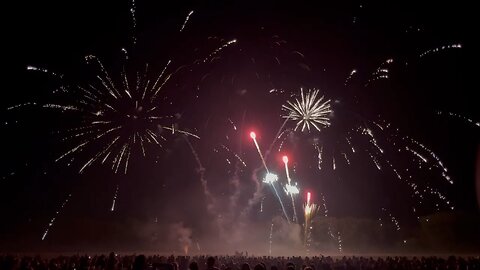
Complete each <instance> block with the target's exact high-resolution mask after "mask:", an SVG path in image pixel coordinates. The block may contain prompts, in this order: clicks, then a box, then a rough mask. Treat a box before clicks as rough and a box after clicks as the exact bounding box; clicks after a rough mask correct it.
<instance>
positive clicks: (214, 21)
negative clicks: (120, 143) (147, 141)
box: [0, 0, 480, 251]
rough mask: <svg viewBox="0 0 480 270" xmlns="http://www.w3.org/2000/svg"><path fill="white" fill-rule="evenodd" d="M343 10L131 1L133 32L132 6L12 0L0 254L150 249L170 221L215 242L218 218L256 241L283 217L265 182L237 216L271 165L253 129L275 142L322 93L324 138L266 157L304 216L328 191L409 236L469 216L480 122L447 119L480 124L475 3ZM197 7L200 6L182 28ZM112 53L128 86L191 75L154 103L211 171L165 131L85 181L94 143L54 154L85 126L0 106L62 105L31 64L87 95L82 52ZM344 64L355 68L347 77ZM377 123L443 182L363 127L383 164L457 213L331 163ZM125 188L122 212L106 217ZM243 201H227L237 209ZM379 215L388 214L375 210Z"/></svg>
mask: <svg viewBox="0 0 480 270" xmlns="http://www.w3.org/2000/svg"><path fill="white" fill-rule="evenodd" d="M258 2H260V1H258ZM337 2H338V1H325V2H319V1H315V2H313V1H312V2H311V3H310V2H305V1H293V2H292V1H290V2H287V3H278V2H277V1H262V3H257V1H228V2H227V1H203V2H202V3H200V2H197V1H194V2H181V3H180V2H179V3H177V1H171V2H168V3H166V2H165V3H164V1H141V0H137V2H136V3H135V5H136V12H135V22H136V27H135V28H134V27H133V22H132V14H131V12H130V8H131V2H129V1H126V0H122V1H108V2H107V1H101V2H98V1H91V0H86V1H48V2H44V1H43V2H41V1H40V2H39V1H30V0H27V1H22V2H18V1H17V2H16V3H9V4H8V5H7V6H6V7H5V8H4V13H6V16H4V17H3V18H2V24H1V25H2V36H3V42H2V43H3V44H4V49H3V58H2V59H3V60H4V61H3V72H2V74H3V87H2V88H1V89H2V92H1V95H2V97H1V98H0V109H1V110H0V111H1V114H0V120H1V125H0V129H1V134H2V140H1V142H0V143H1V149H2V151H1V152H2V155H1V163H0V164H1V165H0V177H1V178H0V212H1V213H2V222H0V243H1V244H0V248H1V250H6V251H10V250H14V251H16V250H27V251H31V250H32V251H47V250H50V251H57V250H81V249H83V250H89V249H90V250H96V249H98V250H102V249H111V248H117V249H123V250H135V249H144V250H147V249H152V246H154V245H155V243H157V242H155V241H157V240H158V241H168V240H171V239H170V237H171V235H172V233H171V231H172V230H175V229H172V228H175V226H176V225H173V227H172V224H181V225H180V226H184V227H185V228H188V230H189V231H191V234H189V237H191V239H192V241H193V242H195V241H200V242H201V241H204V242H205V238H208V237H214V236H211V235H212V232H215V230H216V229H215V228H216V227H214V226H213V225H212V224H213V223H215V222H214V220H215V219H217V218H220V219H222V220H223V222H224V223H222V224H223V225H222V226H226V227H228V226H229V224H230V223H231V224H236V225H238V224H247V225H245V226H247V227H248V228H261V229H259V230H261V232H258V235H263V234H264V232H265V230H266V229H267V228H269V224H270V221H271V220H272V218H273V217H275V216H281V210H280V208H279V205H278V201H277V200H276V199H275V196H274V194H273V193H272V191H271V190H270V189H269V188H268V187H265V186H263V187H262V190H261V198H263V197H264V202H263V203H264V206H263V207H264V209H263V211H262V212H260V211H259V209H260V200H257V201H255V202H254V203H253V205H252V207H251V209H249V211H248V212H247V213H246V214H245V213H243V212H242V211H241V210H242V209H244V207H245V206H246V205H247V204H248V202H249V199H251V198H252V197H253V196H254V193H255V188H256V186H255V180H258V179H260V178H261V177H263V176H262V175H263V174H264V173H265V172H264V170H263V169H262V163H261V160H260V158H259V156H258V154H257V151H256V149H255V147H254V145H253V143H252V141H251V139H250V138H249V136H248V134H249V132H250V131H251V130H255V131H256V132H257V134H258V140H259V143H260V145H261V147H262V151H265V150H267V148H268V146H269V145H270V143H272V141H273V139H274V137H275V134H276V133H277V131H278V129H279V128H280V126H282V123H283V121H284V119H282V118H281V117H280V114H282V110H281V105H282V104H285V102H286V100H290V99H291V95H292V94H298V93H299V89H300V87H303V88H304V89H310V88H317V89H320V92H321V94H322V95H325V97H326V98H328V99H331V101H332V108H333V110H334V113H333V114H332V115H331V123H332V125H331V127H329V128H327V129H325V130H324V131H322V132H320V133H318V132H317V133H316V132H312V133H307V132H304V133H302V132H291V133H290V135H287V136H288V138H287V139H286V143H285V145H286V146H285V149H284V150H283V151H281V152H280V153H279V152H278V151H277V150H276V149H277V148H278V147H279V144H278V142H277V144H275V146H274V147H273V151H272V152H271V153H270V155H268V159H267V163H268V165H269V168H270V170H272V171H275V172H278V173H279V175H280V176H283V174H282V175H281V173H284V171H283V170H284V168H283V164H282V162H281V154H282V153H286V154H288V155H289V156H290V158H291V160H292V164H294V165H293V167H295V171H294V172H293V174H294V176H293V177H294V179H295V180H297V182H298V183H299V187H300V188H301V192H300V195H299V196H298V197H297V209H298V211H300V213H301V207H300V205H301V204H302V203H303V202H304V197H305V191H307V190H308V191H311V192H312V193H313V194H314V195H313V196H314V200H315V201H316V202H317V203H319V204H321V199H320V194H323V195H324V196H325V198H326V201H327V203H328V213H329V216H331V217H335V218H368V219H372V220H376V219H378V217H380V216H381V217H383V218H385V217H386V216H388V213H391V214H393V215H395V216H396V217H397V218H398V220H399V221H400V223H401V224H402V225H404V226H405V228H406V229H405V230H407V231H409V230H414V228H416V227H418V225H419V222H418V220H417V219H416V216H417V214H418V215H419V216H428V215H431V214H435V213H438V212H440V213H450V214H455V215H462V216H466V217H468V218H471V219H475V220H478V216H479V203H477V200H478V198H477V194H476V190H477V189H478V185H479V182H480V179H478V172H477V171H478V170H480V168H478V166H479V165H478V160H479V159H480V154H479V151H480V150H479V149H480V148H479V138H480V136H479V135H480V133H479V131H480V127H479V126H476V125H475V123H469V122H468V121H465V120H464V119H461V118H459V117H456V116H449V115H448V113H449V112H452V113H455V114H458V115H461V116H465V117H467V118H469V119H473V121H474V122H478V121H480V110H479V106H478V98H477V96H478V89H477V88H476V86H475V85H476V80H477V74H476V73H477V68H475V65H476V63H475V60H474V59H475V56H476V51H475V49H474V48H475V45H474V43H473V38H474V37H473V36H474V35H473V34H474V33H475V32H474V30H473V28H474V23H473V21H474V20H473V19H472V17H471V16H470V11H469V10H470V7H468V5H466V4H465V3H462V2H455V3H453V2H451V3H448V4H447V3H445V4H443V3H435V4H430V3H424V4H420V3H403V2H402V3H400V2H399V3H386V2H385V3H370V2H368V1H356V2H348V3H346V2H341V3H337ZM387 2H388V1H387ZM190 10H194V13H193V14H192V16H191V17H190V20H189V21H188V23H187V24H186V26H185V29H184V30H183V31H182V32H181V33H180V32H179V29H180V27H181V26H182V24H183V23H184V21H185V17H186V15H187V14H188V12H189V11H190ZM133 37H135V39H136V44H133V42H132V41H133ZM232 39H236V40H237V42H236V43H235V44H232V45H231V46H228V47H226V48H225V49H223V50H222V51H220V52H219V53H218V54H216V55H215V58H214V59H212V58H209V61H207V63H200V64H197V63H194V62H195V60H197V59H204V58H205V57H208V55H209V53H211V52H212V51H214V50H215V49H216V48H218V47H219V46H221V45H222V44H224V43H225V42H227V41H229V40H232ZM452 44H461V45H462V48H453V49H445V50H440V51H438V52H433V53H431V54H428V55H426V56H423V57H420V55H421V54H422V53H423V52H425V51H427V50H430V49H435V48H438V47H442V46H447V45H452ZM122 48H125V49H126V50H127V51H128V57H129V59H128V61H127V62H128V65H127V66H128V68H127V73H129V74H131V75H129V76H131V78H132V81H134V78H135V76H136V75H135V72H137V71H142V70H144V68H145V63H148V64H149V69H150V70H151V73H152V74H159V73H160V72H161V71H162V69H163V67H164V65H165V63H166V62H167V61H168V60H172V65H173V66H172V70H170V71H169V72H173V70H175V69H176V68H178V67H180V66H182V65H187V68H185V69H181V70H180V71H179V72H178V73H177V74H175V76H174V77H173V78H172V80H171V81H170V82H169V83H168V84H166V87H165V91H164V92H165V93H162V95H163V94H165V96H167V97H168V101H169V102H171V103H169V102H167V103H166V104H165V106H164V107H162V109H161V110H162V112H165V113H166V114H170V115H174V116H175V125H176V126H177V127H178V128H180V129H184V130H187V131H190V132H192V133H195V134H197V135H198V136H200V137H201V139H200V140H197V139H194V138H188V141H189V142H191V144H192V147H193V149H194V150H195V152H196V153H197V154H198V157H199V158H200V161H201V163H202V166H203V167H204V170H200V169H199V164H198V162H197V161H196V159H195V156H194V155H192V151H191V148H190V146H189V144H188V143H187V141H186V140H185V137H184V136H182V135H178V134H173V135H171V134H169V132H168V131H165V130H164V131H163V132H165V134H166V135H167V136H166V138H167V141H166V142H165V144H164V147H163V148H159V147H155V146H149V147H147V155H146V157H143V156H142V155H141V152H140V151H139V149H136V150H135V151H133V152H132V156H131V158H130V163H129V167H128V172H127V173H126V174H124V173H123V170H120V171H119V172H118V173H116V174H115V173H114V172H113V171H112V170H111V162H110V163H109V164H107V165H102V164H100V163H94V164H93V165H92V166H91V167H89V168H88V169H87V170H86V171H85V172H84V173H82V174H79V173H78V171H79V169H80V168H81V167H82V165H83V164H84V163H85V162H86V161H87V160H88V157H89V156H91V155H92V153H94V152H95V151H99V149H89V151H86V152H87V153H81V154H79V155H78V156H76V158H75V160H73V161H72V162H69V161H70V159H67V160H62V161H59V162H55V160H56V159H57V158H58V157H59V156H60V155H61V154H62V153H64V152H65V151H66V150H68V149H70V148H72V147H73V146H74V144H72V143H70V142H69V141H68V140H63V139H64V135H62V134H64V133H62V132H64V131H65V130H66V129H69V128H72V127H75V126H76V125H77V124H76V123H78V122H79V121H81V117H79V116H78V114H76V115H73V116H71V114H69V113H68V112H64V113H62V112H59V111H53V110H48V109H45V108H38V107H36V108H33V107H29V106H26V107H22V108H20V109H16V110H8V109H7V108H9V107H11V106H13V105H15V104H22V103H25V102H32V101H35V102H38V103H49V102H53V103H54V101H53V100H56V101H58V99H55V94H52V91H54V90H55V89H58V88H59V86H60V84H59V80H57V79H55V78H52V76H49V75H48V74H45V73H42V72H32V71H27V70H26V67H27V66H29V65H31V66H36V67H42V68H46V69H48V70H50V71H53V72H56V73H59V74H64V78H63V79H64V81H65V82H66V84H67V85H70V86H71V85H76V84H80V85H86V84H88V83H89V82H90V81H92V80H95V76H96V75H97V74H98V72H97V70H96V69H95V68H92V67H91V66H88V65H86V64H85V61H84V57H85V56H86V55H90V54H93V55H96V56H98V57H99V59H101V60H102V61H103V63H104V65H105V67H106V69H107V70H108V71H109V72H110V71H111V72H112V74H118V73H119V71H121V69H122V67H123V65H124V64H125V63H126V61H125V60H124V59H123V58H124V54H123V53H122V51H121V49H122ZM390 58H392V59H393V60H394V62H393V63H392V64H390V65H388V70H389V71H388V73H389V78H388V79H378V80H375V81H372V82H370V83H368V84H367V85H366V83H367V82H368V80H369V79H371V78H373V77H374V76H372V73H374V72H375V70H376V69H377V68H379V66H380V65H381V64H382V63H383V62H385V61H386V60H387V59H390ZM353 69H355V70H357V73H356V74H355V75H354V76H352V78H351V80H350V81H349V83H348V85H345V81H346V79H347V77H348V76H349V74H350V72H351V71H352V70H353ZM272 89H276V91H273V92H272V91H271V90H272ZM78 99H79V97H78V96H75V94H73V95H71V96H69V100H74V101H75V100H78ZM60 101H68V100H65V99H63V100H62V99H60ZM439 111H440V112H442V113H441V115H439V114H438V112H439ZM372 120H373V121H376V122H379V123H382V125H386V123H391V125H392V127H393V128H392V130H393V129H396V128H398V129H399V132H398V133H399V134H401V135H402V136H409V137H411V138H415V139H416V140H418V141H420V142H422V143H423V144H424V145H426V146H428V147H429V148H430V149H432V150H433V151H434V152H435V153H436V155H437V156H438V157H439V158H440V159H441V160H442V162H443V164H444V165H445V166H446V167H447V168H448V173H449V175H450V177H451V178H452V180H454V182H455V183H454V184H453V185H450V184H448V183H447V182H446V181H445V180H444V179H443V178H442V177H441V170H439V169H438V168H436V169H434V171H435V172H434V173H430V172H425V170H424V169H423V170H421V169H420V170H419V169H418V168H417V167H418V164H419V162H418V159H417V160H416V161H414V160H415V159H414V157H412V155H411V154H410V155H409V154H408V153H405V151H403V153H400V154H398V153H396V152H395V150H396V149H397V147H396V146H395V145H392V141H391V137H389V136H386V135H385V136H384V135H382V134H387V133H388V132H385V133H382V132H380V131H379V130H378V129H374V127H375V126H372V125H371V126H370V127H371V128H372V129H374V131H376V132H379V133H378V143H379V144H381V145H382V146H383V147H384V149H385V150H386V152H388V153H386V154H385V157H386V158H387V159H389V160H390V161H391V162H392V163H394V164H395V166H397V167H398V168H402V172H404V173H405V175H411V176H412V179H413V181H414V182H416V181H418V182H419V183H425V182H428V183H429V185H430V186H432V187H433V188H435V189H436V190H439V191H441V192H442V193H443V194H445V195H446V196H447V197H448V199H449V201H450V202H451V203H452V205H454V206H455V209H454V210H453V211H451V210H450V209H448V208H446V207H444V206H441V207H437V206H436V204H437V203H439V200H437V199H435V198H434V196H433V197H428V198H427V199H426V200H425V201H426V202H425V203H424V204H423V205H422V206H421V207H417V209H418V213H417V214H412V212H411V209H412V207H413V206H415V203H414V200H413V199H412V197H411V195H410V189H409V187H408V186H406V185H405V184H402V182H400V181H398V180H397V179H396V178H395V175H394V174H393V173H392V171H391V170H390V169H389V167H387V166H388V165H386V164H385V163H383V166H382V167H383V170H382V171H378V170H377V169H376V168H375V166H374V164H373V163H372V160H371V159H370V158H369V156H368V154H367V152H365V151H363V150H362V151H363V152H362V153H361V154H360V153H357V154H353V153H351V154H352V155H351V157H350V158H351V160H350V161H351V165H347V164H346V163H345V161H344V160H343V159H342V158H341V153H342V152H345V151H347V150H346V149H349V148H348V147H347V146H348V145H346V143H345V141H344V140H343V139H342V136H344V135H345V134H346V133H345V132H347V131H349V130H350V132H351V130H352V128H354V127H358V125H359V124H364V125H365V124H366V123H371V121H372ZM230 121H231V122H230ZM232 123H233V124H232ZM233 125H235V127H236V129H233ZM286 127H287V128H292V127H293V126H292V124H290V123H289V124H288V125H287V126H286ZM388 134H390V133H388ZM356 137H358V138H361V137H360V136H359V135H358V134H357V135H356ZM314 141H320V142H321V143H322V144H323V145H326V146H325V149H326V150H325V151H326V152H325V156H330V157H331V156H332V154H333V156H334V157H335V158H336V160H337V168H336V170H332V169H331V167H332V164H331V163H330V162H331V161H330V159H329V160H328V161H326V163H325V164H324V165H323V166H324V168H323V169H322V170H320V171H319V170H318V168H317V164H318V160H317V156H318V152H317V150H316V149H315V147H312V144H313V142H314ZM222 145H225V146H227V147H228V148H229V149H230V150H231V151H234V152H236V153H239V155H240V156H241V157H242V159H243V160H244V161H245V163H246V164H247V166H246V167H245V168H244V167H242V165H241V164H239V163H238V162H235V160H236V159H235V157H234V156H233V155H232V154H231V153H227V151H225V149H224V148H222ZM355 145H356V147H357V149H369V151H373V150H372V148H371V145H368V143H367V142H366V141H365V140H363V141H362V140H361V139H356V140H355ZM93 148H94V147H93ZM424 154H425V155H426V156H428V154H427V153H426V152H424ZM226 159H228V161H226ZM379 159H380V160H382V158H379ZM383 160H384V159H383ZM229 162H232V163H233V164H228V163H229ZM382 162H384V161H382ZM427 167H428V166H427ZM236 168H237V169H238V170H236ZM407 168H408V169H409V171H408V173H407V172H406V171H405V169H407ZM236 172H237V173H236ZM202 174H203V176H204V178H205V179H206V180H207V182H208V188H209V190H210V192H211V193H212V196H213V197H214V198H215V203H214V205H213V210H212V209H209V208H208V205H209V203H210V202H209V200H208V198H206V196H205V195H204V192H203V188H202V186H201V181H199V179H200V176H201V175H202ZM476 174H477V179H476V178H475V175H476ZM259 181H261V179H260V180H259ZM281 181H285V179H283V180H281ZM476 183H477V185H476ZM117 187H118V197H117V199H116V204H115V211H111V207H112V199H113V197H114V196H115V193H116V190H117ZM236 191H238V193H236ZM69 194H71V198H70V200H69V202H68V204H66V206H65V207H64V208H63V209H62V210H61V213H60V214H59V215H58V216H57V218H56V220H55V223H54V225H53V226H52V227H51V229H50V230H49V233H48V235H47V237H46V238H45V240H44V241H42V240H41V239H42V235H43V234H44V231H45V229H46V228H47V226H48V223H49V221H50V219H51V218H52V217H53V216H55V212H56V211H57V210H58V209H59V207H60V205H61V204H62V202H63V201H64V200H65V199H66V198H67V197H68V196H69ZM235 194H238V197H236V198H235V200H236V203H235V205H234V206H231V205H230V206H231V207H230V208H229V204H228V202H231V201H232V198H233V197H234V196H235ZM285 198H286V199H288V197H285ZM286 201H288V200H286ZM479 201H480V200H479ZM383 207H385V208H386V209H388V210H387V211H382V210H381V209H382V208H383ZM437 208H438V209H437ZM242 213H243V214H242ZM385 215H386V216H385ZM152 224H154V225H152ZM231 224H230V225H231ZM265 224H267V225H265ZM152 226H153V227H152ZM155 226H157V227H155ZM460 226H461V225H460ZM231 227H232V228H236V227H235V226H231ZM217 232H218V231H217ZM402 233H404V232H403V231H402ZM478 233H480V232H478V230H477V234H478ZM220 234H221V232H220ZM227 234H229V233H228V232H227ZM231 234H232V235H233V234H234V233H231ZM407 234H408V233H407ZM255 235H256V234H255ZM215 237H218V236H215ZM221 237H222V236H220V238H221ZM232 237H235V236H232ZM173 238H175V236H173ZM145 239H147V240H145ZM215 239H216V238H215ZM173 241H176V240H173ZM219 241H220V240H219ZM265 241H266V240H265ZM250 244H251V243H250ZM167 246H168V245H167ZM154 248H158V249H159V250H169V249H162V248H160V247H158V246H155V247H154ZM168 248H170V250H174V249H175V248H176V247H174V246H169V247H168ZM239 248H240V249H241V248H243V247H242V246H240V247H239ZM245 248H248V247H247V246H246V247H245Z"/></svg>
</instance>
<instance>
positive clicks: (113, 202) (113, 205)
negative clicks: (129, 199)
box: [110, 185, 119, 212]
mask: <svg viewBox="0 0 480 270" xmlns="http://www.w3.org/2000/svg"><path fill="white" fill-rule="evenodd" d="M118 188H119V186H118V185H117V188H116V189H115V195H113V200H112V208H110V211H112V212H113V211H115V202H116V200H117V196H118Z"/></svg>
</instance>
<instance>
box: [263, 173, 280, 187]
mask: <svg viewBox="0 0 480 270" xmlns="http://www.w3.org/2000/svg"><path fill="white" fill-rule="evenodd" d="M277 181H278V175H276V174H274V173H270V172H269V173H267V174H266V175H265V178H263V182H264V183H266V184H273V183H275V182H277Z"/></svg>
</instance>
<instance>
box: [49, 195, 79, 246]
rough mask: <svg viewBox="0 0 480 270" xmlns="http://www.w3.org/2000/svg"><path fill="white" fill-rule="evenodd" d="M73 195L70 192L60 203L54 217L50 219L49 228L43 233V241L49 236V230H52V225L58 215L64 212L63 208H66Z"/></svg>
mask: <svg viewBox="0 0 480 270" xmlns="http://www.w3.org/2000/svg"><path fill="white" fill-rule="evenodd" d="M71 197H72V194H68V196H67V198H66V199H65V200H64V201H63V203H62V204H61V205H60V207H59V208H58V209H57V211H56V212H55V214H54V215H53V217H52V218H51V219H50V222H49V223H48V226H47V229H45V232H44V233H43V236H42V241H43V240H45V238H46V237H47V234H48V232H49V231H50V230H51V228H52V226H53V225H54V224H55V220H57V218H58V215H60V214H61V213H62V210H63V209H64V208H65V206H66V205H67V203H68V201H69V200H70V198H71Z"/></svg>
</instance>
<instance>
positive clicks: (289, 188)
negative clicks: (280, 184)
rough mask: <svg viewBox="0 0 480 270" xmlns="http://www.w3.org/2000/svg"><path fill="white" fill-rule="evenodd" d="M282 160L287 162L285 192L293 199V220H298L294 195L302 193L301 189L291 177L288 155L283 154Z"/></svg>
mask: <svg viewBox="0 0 480 270" xmlns="http://www.w3.org/2000/svg"><path fill="white" fill-rule="evenodd" d="M282 160H283V163H284V164H285V173H286V175H287V184H286V185H285V187H284V190H285V193H287V195H290V198H291V199H292V209H293V222H298V217H297V209H296V207H295V198H294V195H296V194H298V193H300V190H299V189H298V187H297V186H296V185H292V179H291V178H290V173H289V171H288V157H287V156H283V157H282Z"/></svg>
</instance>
